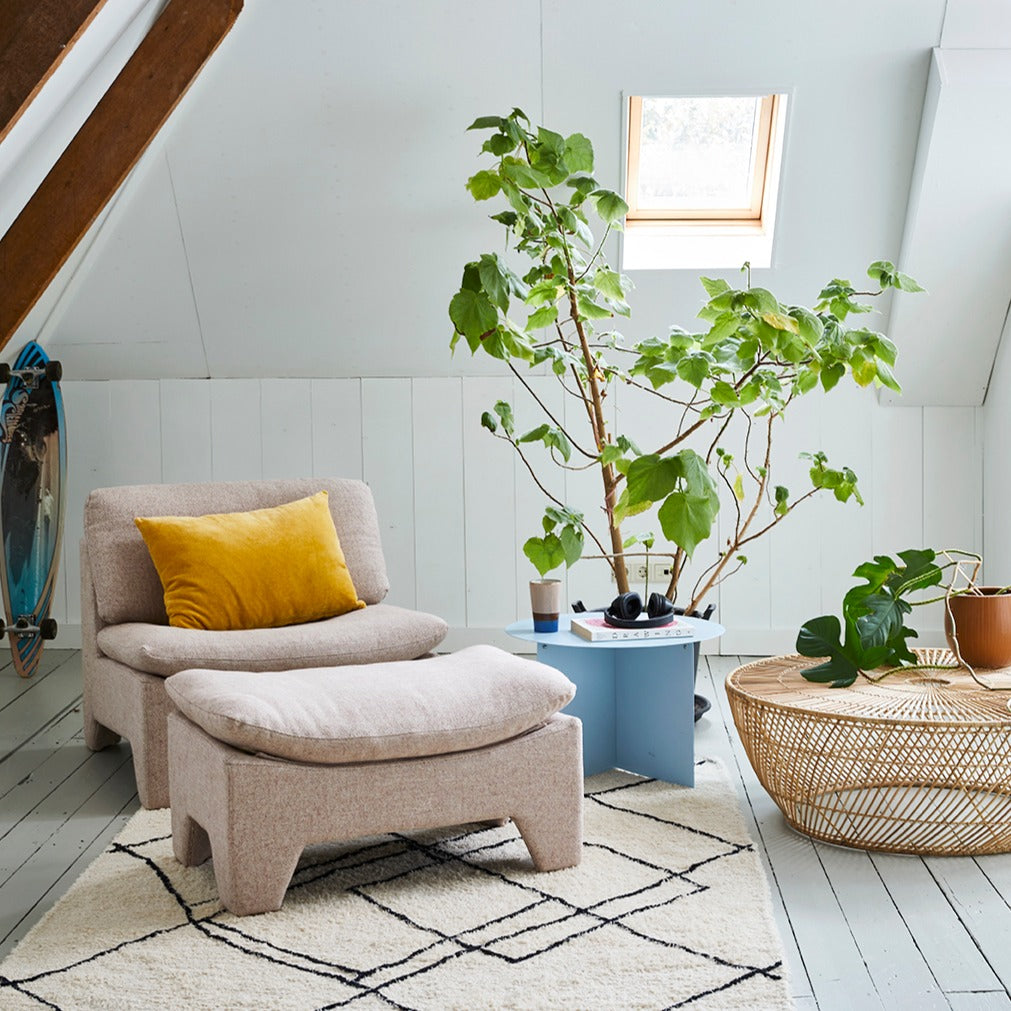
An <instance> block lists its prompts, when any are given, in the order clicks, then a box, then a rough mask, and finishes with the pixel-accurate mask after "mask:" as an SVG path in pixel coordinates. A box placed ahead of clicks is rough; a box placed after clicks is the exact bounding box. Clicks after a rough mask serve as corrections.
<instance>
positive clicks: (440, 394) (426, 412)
mask: <svg viewBox="0 0 1011 1011" xmlns="http://www.w3.org/2000/svg"><path fill="white" fill-rule="evenodd" d="M411 387H412V393H411V396H412V403H411V415H412V419H413V424H412V430H413V442H412V448H413V453H414V537H415V560H416V564H417V570H416V580H417V607H418V608H419V609H420V610H422V611H429V612H431V613H433V614H438V615H441V616H442V617H443V618H444V619H445V620H446V621H447V622H449V624H450V625H451V626H456V627H463V626H465V625H466V624H467V554H466V525H467V518H466V514H465V512H464V497H463V388H462V384H461V381H460V380H459V379H415V380H412V382H411Z"/></svg>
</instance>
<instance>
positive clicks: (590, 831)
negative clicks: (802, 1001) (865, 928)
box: [0, 760, 792, 1011]
mask: <svg viewBox="0 0 1011 1011" xmlns="http://www.w3.org/2000/svg"><path fill="white" fill-rule="evenodd" d="M696 778H697V787H696V788H695V789H694V790H689V789H685V788H684V787H678V786H671V785H670V784H667V783H661V782H657V781H654V780H644V779H640V778H637V777H633V776H629V775H626V774H624V773H617V772H612V773H606V774H604V775H602V776H595V777H593V778H592V779H589V780H587V784H586V787H587V791H586V805H585V846H584V850H583V860H582V863H581V864H580V866H579V867H574V868H571V869H569V870H564V871H554V872H551V873H547V874H538V873H537V872H535V871H534V870H533V868H532V865H531V864H530V859H529V856H528V854H527V851H526V848H525V847H524V846H523V844H522V842H521V841H519V839H518V837H517V834H516V831H515V829H514V827H513V825H512V824H511V823H509V824H507V825H505V826H504V827H501V828H487V827H485V828H481V827H478V828H475V827H473V826H471V827H469V828H467V827H464V828H458V829H455V830H454V829H450V830H445V831H439V832H426V833H414V834H410V835H388V836H382V837H379V838H373V839H367V840H356V841H355V842H352V843H347V844H342V845H330V846H316V847H312V848H311V849H309V850H307V851H306V853H305V855H304V858H303V862H302V864H301V865H300V869H299V870H298V872H297V873H296V875H295V878H294V881H293V883H292V885H291V887H290V889H289V891H288V895H287V897H286V899H285V903H284V907H283V908H282V909H281V911H280V912H277V913H266V914H263V915H261V916H249V917H244V918H237V917H234V916H232V915H231V914H229V913H226V912H224V911H223V910H222V908H221V906H220V904H219V902H218V899H217V896H216V892H215V887H214V876H213V872H212V868H211V864H210V863H207V864H204V865H203V866H202V867H197V868H184V867H182V866H180V865H179V864H178V863H177V862H176V860H175V859H174V857H173V856H172V849H171V840H170V838H169V815H168V812H167V811H142V812H140V813H139V814H137V815H136V816H135V817H134V818H133V819H132V820H131V821H130V822H129V824H128V825H127V826H126V828H125V829H124V831H123V832H122V833H121V834H120V835H119V837H118V838H117V839H116V841H115V842H114V843H113V844H112V846H111V847H110V848H109V849H108V850H107V851H106V852H105V853H104V854H103V855H102V856H101V857H99V859H98V860H97V861H95V863H94V864H92V866H91V867H89V868H88V869H87V871H85V873H84V874H83V875H82V876H81V878H80V879H79V880H78V881H77V883H76V884H75V885H74V886H73V887H72V888H71V889H70V891H69V892H68V893H67V895H66V896H65V897H64V898H63V899H62V900H61V901H60V902H59V903H58V904H57V905H56V906H55V907H54V908H53V909H52V910H51V911H50V912H49V914H48V915H47V916H46V917H45V918H44V919H43V920H41V921H40V922H39V924H38V925H37V926H36V927H35V928H34V929H33V930H32V931H31V933H30V934H28V936H27V937H26V938H25V939H24V940H23V941H22V942H21V944H20V945H19V946H18V947H17V949H16V950H15V951H14V952H13V953H12V954H11V955H10V956H9V957H8V958H7V960H6V961H5V962H4V963H3V965H2V966H0V1006H2V1007H4V1008H5V1009H8V1011H14V1009H23V1008H33V1009H34V1008H40V1007H50V1008H61V1009H66V1011H70V1009H78V1008H81V1009H84V1008H88V1009H101V1011H108V1009H110V1008H128V1009H131V1011H135V1009H146V1008H170V1007H171V1008H227V1009H233V1008H236V1009H237V1008H257V1009H260V1008H263V1009H268V1008H269V1009H275V1008H297V1009H311V1008H341V1007H345V1006H349V1007H352V1008H354V1009H356V1011H373V1009H380V1008H405V1009H412V1011H421V1009H425V1011H428V1009H438V1011H442V1009H446V1008H459V1009H467V1011H470V1009H476V1008H534V1009H539V1008H545V1009H547V1008H578V1009H584V1011H590V1009H614V1008H671V1007H684V1006H690V1007H698V1008H748V1009H754V1008H762V1009H776V1008H784V1009H785V1008H789V1007H791V1006H792V1005H791V1002H790V999H789V996H788V989H787V985H786V980H785V973H784V968H783V952H782V949H781V946H780V941H779V937H778V935H777V932H776V927H775V925H774V923H773V920H772V916H771V911H770V903H769V896H768V886H767V884H766V881H765V877H764V874H763V872H762V868H761V865H760V863H759V860H758V857H757V855H756V853H755V849H754V844H753V843H752V841H751V839H750V838H749V837H748V833H747V831H746V829H745V826H744V822H743V820H742V818H741V815H740V813H739V811H738V808H737V801H736V797H735V795H734V792H733V789H732V788H731V786H730V784H729V782H728V780H727V777H726V772H725V770H724V769H723V768H722V767H721V766H720V765H719V763H717V762H713V761H708V760H703V761H700V762H699V763H698V767H697V769H696Z"/></svg>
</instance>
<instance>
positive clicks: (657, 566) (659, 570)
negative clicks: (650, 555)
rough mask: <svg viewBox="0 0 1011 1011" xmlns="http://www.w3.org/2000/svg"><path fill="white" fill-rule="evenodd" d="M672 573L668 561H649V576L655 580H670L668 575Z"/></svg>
mask: <svg viewBox="0 0 1011 1011" xmlns="http://www.w3.org/2000/svg"><path fill="white" fill-rule="evenodd" d="M673 574H674V567H673V566H672V565H671V563H670V562H650V566H649V578H650V579H651V580H655V581H656V582H658V583H660V582H670V577H671V576H672V575H673Z"/></svg>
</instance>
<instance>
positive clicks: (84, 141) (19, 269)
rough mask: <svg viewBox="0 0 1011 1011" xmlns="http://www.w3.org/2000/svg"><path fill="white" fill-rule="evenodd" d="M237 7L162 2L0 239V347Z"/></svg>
mask: <svg viewBox="0 0 1011 1011" xmlns="http://www.w3.org/2000/svg"><path fill="white" fill-rule="evenodd" d="M0 2H10V0H0ZM241 9H242V0H169V3H168V5H167V6H166V8H165V10H164V11H163V12H162V14H161V16H160V17H159V18H158V20H157V21H156V22H155V23H154V25H153V26H152V27H151V30H150V31H149V32H148V34H147V36H146V37H145V38H144V40H143V41H142V42H141V44H140V46H138V48H137V50H136V52H134V54H133V56H132V57H130V59H129V61H128V62H127V64H126V66H125V67H124V68H123V70H122V71H121V72H120V74H119V76H118V77H117V78H116V80H115V81H113V83H112V85H111V86H110V88H109V90H108V91H107V92H106V93H105V95H104V96H103V98H102V100H101V101H100V102H99V103H98V105H97V106H95V109H94V111H93V112H92V113H91V115H90V116H89V117H88V119H87V120H86V121H85V123H84V125H83V126H82V127H81V129H80V130H79V131H78V133H77V136H75V137H74V139H73V140H72V141H71V142H70V144H69V145H68V147H67V149H66V150H65V151H64V152H63V154H62V155H61V156H60V158H59V160H58V161H57V162H56V164H55V165H54V166H53V168H52V169H51V171H50V172H49V175H47V176H46V178H45V179H44V180H43V181H42V184H41V185H40V186H39V188H38V189H37V190H36V191H35V194H34V196H33V197H32V198H31V200H29V202H28V203H27V204H26V205H25V207H24V209H23V210H22V211H21V213H20V214H19V215H18V217H17V219H16V220H15V221H14V223H13V224H12V225H11V227H10V228H9V229H8V231H7V233H6V235H4V236H3V238H2V239H0V349H3V348H4V347H5V346H6V345H7V343H8V341H9V340H10V339H11V337H12V336H13V334H14V332H15V331H16V330H17V328H18V327H19V326H20V325H21V323H22V321H23V320H24V318H25V317H26V316H27V315H28V312H29V311H30V310H31V308H32V306H33V305H35V303H36V302H37V301H38V299H39V298H40V296H41V295H42V293H43V292H44V291H45V290H46V288H47V287H48V285H49V284H50V282H51V281H52V280H53V278H54V277H55V276H56V274H57V272H58V271H59V269H60V267H62V266H63V264H64V263H65V262H66V260H67V258H68V257H69V256H70V254H71V253H72V252H73V250H74V248H75V247H76V245H77V243H78V242H80V240H81V239H82V238H83V237H84V235H85V233H86V232H87V231H88V229H89V228H90V227H91V225H92V224H93V223H94V221H95V219H96V218H97V217H98V215H99V214H100V213H101V211H102V208H104V207H105V205H106V204H107V203H108V202H109V200H110V199H111V198H112V196H113V194H115V192H116V190H117V189H118V188H119V186H120V185H121V184H122V182H123V180H124V179H125V178H126V176H127V174H128V173H129V171H130V169H132V168H133V166H134V165H136V163H137V161H138V159H139V158H140V156H141V155H142V154H143V153H144V151H145V149H146V148H147V146H148V144H149V143H150V142H151V140H152V139H153V138H154V136H155V135H156V134H157V133H158V131H159V130H160V129H161V127H162V125H163V124H164V123H165V121H166V120H167V119H168V117H169V115H170V114H171V112H172V110H173V109H174V108H175V107H176V105H177V104H178V102H179V100H180V99H181V98H182V96H183V95H184V94H185V92H186V89H187V88H188V87H189V86H190V84H191V83H192V81H193V80H194V78H195V77H196V76H197V74H198V73H200V70H201V68H202V67H203V65H204V64H205V63H206V62H207V60H208V58H209V57H210V56H211V54H212V53H213V52H214V50H215V49H217V47H218V45H219V44H220V42H221V40H222V39H223V38H224V37H225V35H226V34H227V33H228V31H229V29H230V28H231V27H232V25H233V24H234V23H235V19H236V18H237V17H238V15H239V11H240V10H241Z"/></svg>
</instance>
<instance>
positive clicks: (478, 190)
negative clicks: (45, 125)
mask: <svg viewBox="0 0 1011 1011" xmlns="http://www.w3.org/2000/svg"><path fill="white" fill-rule="evenodd" d="M467 189H469V190H470V192H471V195H472V196H473V197H474V199H475V200H488V199H490V198H491V197H493V196H495V194H496V193H498V191H499V190H500V189H502V183H501V181H500V180H499V177H498V174H497V173H496V172H489V171H488V170H487V169H483V170H482V171H480V172H478V173H476V174H475V175H472V176H471V177H470V178H469V179H468V180H467Z"/></svg>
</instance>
